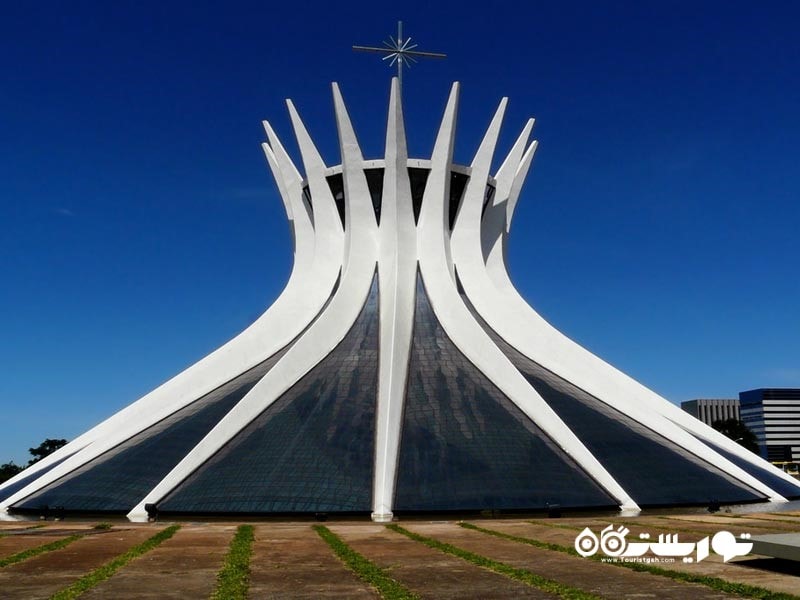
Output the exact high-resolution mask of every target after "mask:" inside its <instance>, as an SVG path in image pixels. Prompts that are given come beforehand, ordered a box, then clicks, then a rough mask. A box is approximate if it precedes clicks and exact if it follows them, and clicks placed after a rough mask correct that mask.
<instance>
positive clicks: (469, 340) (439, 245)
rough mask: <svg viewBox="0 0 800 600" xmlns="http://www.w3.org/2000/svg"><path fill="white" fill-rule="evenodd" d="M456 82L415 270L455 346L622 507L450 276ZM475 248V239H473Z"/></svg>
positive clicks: (492, 130) (428, 190)
mask: <svg viewBox="0 0 800 600" xmlns="http://www.w3.org/2000/svg"><path fill="white" fill-rule="evenodd" d="M457 99H458V84H454V85H453V89H452V91H451V93H450V98H449V100H448V103H447V108H446V109H445V115H444V118H443V119H442V125H441V127H440V129H439V134H438V136H437V138H436V143H435V146H434V150H433V156H432V158H431V172H430V175H429V176H428V182H427V185H426V187H425V194H424V197H423V201H422V209H421V212H420V216H419V224H418V230H417V235H418V237H417V242H418V245H417V247H418V254H419V260H420V271H421V273H422V279H423V282H424V284H425V289H426V291H427V293H428V298H429V300H430V303H431V306H432V308H433V311H434V313H435V314H436V317H437V319H438V320H439V323H440V324H441V325H442V327H443V328H444V331H445V333H446V334H447V336H448V337H449V338H450V340H451V341H452V342H453V343H454V344H455V345H456V347H457V348H458V349H459V350H460V351H461V352H462V353H463V354H464V356H466V357H467V359H469V361H470V362H472V364H474V365H475V366H476V367H477V368H478V369H479V370H480V371H481V372H483V373H484V374H486V375H487V376H489V378H490V379H491V381H492V382H493V383H494V384H495V385H496V386H497V387H498V389H500V391H501V392H503V393H504V394H505V395H506V396H507V397H508V398H509V400H511V401H512V402H513V403H514V404H515V405H516V406H517V407H519V408H520V410H522V412H524V413H525V414H526V415H527V416H528V417H529V418H530V419H531V420H532V421H533V422H534V423H536V425H537V426H538V427H539V428H540V429H541V430H542V431H543V432H544V433H545V434H546V435H547V436H549V437H550V439H552V440H553V441H554V442H555V443H556V444H557V445H558V446H559V447H560V448H561V449H562V450H563V451H564V452H565V453H566V454H567V455H569V456H570V457H571V458H572V459H573V460H574V461H575V462H576V463H577V464H578V465H580V467H581V468H582V469H583V470H584V471H585V472H586V473H588V474H589V475H590V476H591V477H592V478H593V479H594V480H595V481H596V482H597V483H598V484H599V485H600V486H601V487H603V488H604V489H605V490H606V491H607V492H608V493H609V494H610V495H611V496H612V497H613V498H615V499H616V500H617V502H619V504H620V507H622V508H623V509H626V510H637V509H638V506H637V505H636V503H635V502H634V501H633V500H632V499H631V497H630V496H629V494H628V493H627V492H626V491H625V490H624V489H623V488H622V486H621V485H620V484H619V483H618V482H617V481H616V480H615V479H614V478H613V477H612V476H611V475H610V474H609V473H608V471H607V470H606V469H605V467H603V465H601V464H600V463H599V462H598V461H597V459H596V458H595V457H594V456H593V455H592V454H591V452H589V450H588V449H587V448H586V447H585V446H584V445H583V443H581V441H580V440H579V439H578V438H577V437H575V435H574V434H573V433H572V431H570V429H569V428H568V427H567V426H566V425H565V424H564V422H563V421H561V419H560V418H559V417H558V415H556V414H555V412H553V410H552V409H551V408H550V407H549V406H548V405H547V403H546V402H545V401H544V400H543V399H542V397H541V396H539V394H538V393H537V392H536V391H535V390H534V389H533V388H532V387H531V386H530V384H528V382H527V380H525V378H524V377H523V376H522V375H521V374H520V373H519V371H517V370H516V368H515V367H514V366H513V365H512V364H511V361H509V359H508V358H507V357H506V356H505V355H504V354H503V353H502V352H501V351H500V350H499V349H498V348H497V346H495V344H494V342H492V340H491V338H489V336H488V334H487V333H486V332H485V331H484V330H483V329H482V328H481V326H480V325H479V324H478V322H477V321H476V320H475V319H474V317H473V316H472V314H471V313H470V312H469V309H468V308H467V307H466V305H465V304H464V303H463V301H462V300H461V297H460V296H459V294H458V290H457V289H456V287H455V283H454V281H453V279H452V278H451V277H450V273H451V265H449V264H448V255H447V247H448V245H449V240H448V239H447V233H446V232H447V230H448V224H447V212H446V211H447V202H446V199H447V198H449V197H450V195H449V191H450V190H449V187H450V170H451V164H452V156H453V140H454V135H455V116H456V105H457ZM503 109H504V103H502V104H501V106H500V109H499V110H498V113H497V115H495V118H494V119H493V121H492V124H491V125H490V127H489V131H488V132H487V134H486V137H485V138H484V140H483V142H482V143H481V147H480V149H479V150H478V156H477V157H476V161H475V162H474V163H473V167H472V175H471V177H470V181H469V183H468V184H467V189H466V190H465V196H466V195H473V196H478V197H479V201H481V202H482V199H483V197H484V194H485V185H486V180H487V177H486V176H484V177H482V178H480V176H479V174H480V173H482V172H484V171H485V172H486V173H488V169H489V166H488V165H489V164H490V163H491V158H492V153H493V150H494V145H495V143H496V139H497V134H498V132H499V126H500V119H501V118H502V111H503ZM478 251H479V252H480V244H478Z"/></svg>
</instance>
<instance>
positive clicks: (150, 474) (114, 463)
mask: <svg viewBox="0 0 800 600" xmlns="http://www.w3.org/2000/svg"><path fill="white" fill-rule="evenodd" d="M281 355H282V353H278V354H277V355H276V356H274V357H272V358H270V359H268V360H266V361H264V362H263V363H261V364H260V365H258V366H256V367H254V368H252V369H250V370H249V371H247V372H246V373H243V374H242V375H240V376H239V377H237V378H236V379H233V380H232V381H230V382H229V383H227V384H225V385H223V386H221V387H219V388H217V389H216V390H214V391H213V392H210V393H209V394H207V395H206V396H204V397H203V398H200V399H199V400H197V401H195V402H193V403H192V404H190V405H189V406H186V407H184V408H182V409H181V410H179V411H177V412H175V413H173V414H172V415H170V416H169V417H167V418H166V419H163V420H162V421H160V422H158V423H157V424H155V425H153V426H152V427H150V428H148V429H146V430H145V431H143V432H141V433H139V434H138V435H136V436H134V437H132V438H130V439H129V440H127V441H125V442H123V443H122V444H120V445H119V446H117V447H116V448H114V449H112V450H109V451H108V452H106V453H105V454H103V455H101V456H99V457H97V458H95V459H94V460H92V461H90V462H89V463H87V464H86V465H84V466H83V467H81V468H79V469H76V470H75V471H73V472H72V473H70V474H69V475H66V476H64V477H62V478H61V479H59V480H57V481H55V482H54V483H52V484H51V485H49V486H48V487H46V488H45V489H43V490H41V491H40V492H37V493H36V494H33V495H31V496H29V497H28V498H26V499H25V500H24V501H23V502H21V503H19V504H16V505H15V506H14V508H15V509H21V510H36V509H39V508H40V507H43V506H51V507H53V506H58V507H64V508H65V509H66V510H68V511H92V512H94V511H97V512H101V511H102V512H106V511H109V512H127V511H129V510H130V509H132V508H133V507H134V506H135V505H136V503H137V502H139V501H140V500H141V499H142V498H144V497H145V496H146V495H147V493H148V492H149V491H150V490H151V489H153V487H155V485H156V484H157V483H158V482H159V481H161V480H162V479H163V478H164V476H165V475H166V474H167V473H169V472H170V471H171V470H172V468H173V467H174V466H175V465H176V464H178V462H179V461H180V460H181V459H182V458H183V457H184V456H185V455H186V454H187V453H188V452H189V451H190V450H191V449H192V448H193V447H194V446H195V445H197V443H198V442H199V441H200V440H201V439H202V438H203V437H204V436H205V435H206V434H207V433H208V432H209V431H210V430H211V428H212V427H214V425H216V424H217V423H218V422H219V421H220V419H222V417H224V416H225V414H226V413H227V412H228V411H229V410H230V409H231V408H233V406H234V405H235V404H236V403H237V402H238V401H239V400H240V399H241V398H243V397H244V395H245V394H246V393H247V392H249V391H250V389H251V388H252V387H253V386H254V385H255V384H256V383H257V382H258V380H259V379H261V377H263V375H264V374H265V373H266V372H267V371H268V370H269V369H270V368H271V367H272V365H274V364H275V362H277V359H278V358H279V357H280V356H281Z"/></svg>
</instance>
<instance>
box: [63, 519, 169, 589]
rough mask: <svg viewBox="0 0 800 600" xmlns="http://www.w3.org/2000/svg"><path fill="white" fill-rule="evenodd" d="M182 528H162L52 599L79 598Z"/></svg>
mask: <svg viewBox="0 0 800 600" xmlns="http://www.w3.org/2000/svg"><path fill="white" fill-rule="evenodd" d="M180 528H181V526H180V525H171V526H170V527H167V528H166V529H162V530H161V531H159V532H158V533H157V534H155V535H154V536H152V537H149V538H147V539H146V540H145V541H143V542H142V543H141V544H137V545H136V546H134V547H133V548H131V549H130V550H128V551H127V552H125V553H124V554H120V555H119V556H117V557H116V558H114V559H112V560H111V561H110V562H107V563H106V564H104V565H103V566H102V567H98V568H97V569H95V570H94V571H92V572H91V573H89V574H87V575H84V576H83V577H81V578H80V579H78V581H76V582H75V583H73V584H72V585H70V586H68V587H65V588H64V589H62V590H59V591H58V592H56V593H55V594H53V595H52V596H50V600H72V599H73V598H77V597H78V596H80V595H81V594H83V593H85V592H87V591H89V590H90V589H92V588H93V587H94V586H96V585H97V584H98V583H100V582H102V581H105V580H106V579H108V578H109V577H111V576H112V575H113V574H114V573H116V572H117V571H118V570H119V569H121V568H122V567H124V566H125V565H127V564H128V563H129V562H130V561H132V560H133V559H134V558H137V557H139V556H141V555H142V554H146V553H147V552H150V550H152V549H153V548H156V547H157V546H159V545H160V544H161V543H162V542H165V541H166V540H168V539H169V538H171V537H172V536H173V535H175V532H176V531H178V530H179V529H180Z"/></svg>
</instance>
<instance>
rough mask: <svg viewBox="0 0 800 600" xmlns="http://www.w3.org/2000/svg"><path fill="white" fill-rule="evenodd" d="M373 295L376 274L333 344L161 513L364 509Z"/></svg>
mask: <svg viewBox="0 0 800 600" xmlns="http://www.w3.org/2000/svg"><path fill="white" fill-rule="evenodd" d="M377 302H378V292H377V280H376V281H375V282H373V286H372V290H371V292H370V295H369V298H368V300H367V302H366V305H365V307H364V309H363V310H362V312H361V315H360V316H359V317H358V319H357V320H356V322H355V324H354V325H353V327H352V329H351V330H350V332H348V334H347V336H345V338H344V339H343V340H342V342H341V343H340V344H339V345H338V346H337V347H336V348H335V349H334V350H333V352H331V353H330V354H329V355H328V356H327V357H325V358H324V359H323V360H322V361H321V362H320V363H319V364H318V365H317V366H316V367H314V368H313V369H312V370H311V371H309V372H308V373H307V374H306V375H305V376H304V377H303V378H302V379H300V381H299V382H298V383H297V384H295V385H294V386H293V387H292V388H291V389H290V390H289V391H287V392H286V393H285V394H283V395H282V396H281V397H280V398H279V399H278V400H276V401H275V403H274V404H273V405H272V406H270V407H268V408H267V409H266V410H265V411H264V412H262V413H261V414H260V415H259V416H258V417H257V418H256V419H255V420H254V421H253V422H252V423H250V424H249V425H248V426H247V427H245V428H244V429H243V430H242V431H241V432H240V433H239V434H237V435H236V436H234V438H233V439H232V440H231V441H230V442H229V443H228V444H226V445H225V446H224V447H223V448H222V449H221V450H220V451H219V452H217V454H215V455H214V456H213V457H212V458H211V459H209V460H208V462H206V463H205V464H204V465H203V466H201V467H200V468H199V469H198V470H197V471H195V473H193V474H192V475H191V476H190V477H188V478H187V479H186V481H184V482H183V483H182V484H181V485H180V486H178V487H177V488H176V489H175V490H174V491H173V492H172V493H171V494H170V495H169V496H167V497H166V498H165V499H164V500H163V501H162V502H160V503H159V505H158V508H159V511H161V512H165V513H237V512H238V513H286V512H304V513H308V512H366V511H369V510H370V508H371V504H370V503H371V497H372V472H373V457H374V444H375V443H374V437H375V398H376V394H377V372H378V305H377Z"/></svg>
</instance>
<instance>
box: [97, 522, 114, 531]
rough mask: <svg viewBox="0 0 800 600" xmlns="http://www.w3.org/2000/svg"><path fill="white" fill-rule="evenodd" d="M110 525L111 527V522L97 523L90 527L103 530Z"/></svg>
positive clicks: (109, 527)
mask: <svg viewBox="0 0 800 600" xmlns="http://www.w3.org/2000/svg"><path fill="white" fill-rule="evenodd" d="M112 527H113V525H112V524H111V523H98V524H97V525H95V526H94V527H92V529H98V530H101V531H102V530H105V529H111V528H112Z"/></svg>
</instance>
